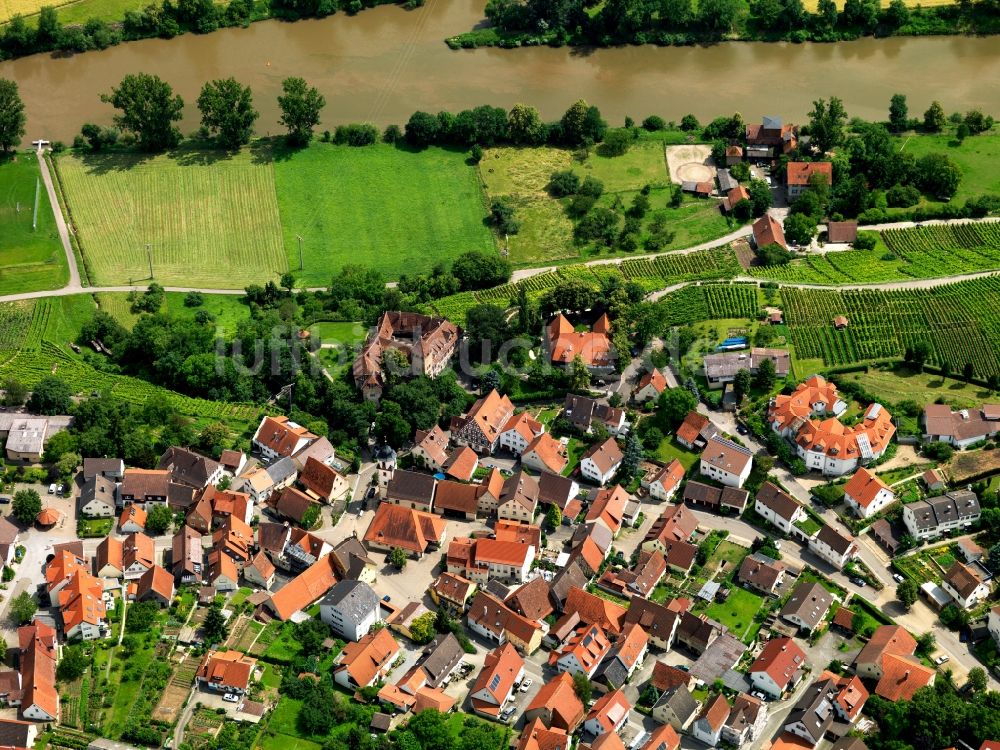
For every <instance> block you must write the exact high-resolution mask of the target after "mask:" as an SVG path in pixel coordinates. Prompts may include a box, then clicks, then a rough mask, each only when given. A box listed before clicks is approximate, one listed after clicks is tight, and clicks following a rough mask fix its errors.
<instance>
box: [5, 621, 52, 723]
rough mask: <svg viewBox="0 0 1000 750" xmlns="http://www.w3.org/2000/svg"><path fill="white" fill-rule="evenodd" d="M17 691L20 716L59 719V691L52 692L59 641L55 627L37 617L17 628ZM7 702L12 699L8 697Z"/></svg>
mask: <svg viewBox="0 0 1000 750" xmlns="http://www.w3.org/2000/svg"><path fill="white" fill-rule="evenodd" d="M17 653H18V675H19V677H20V691H19V693H20V695H19V700H18V701H17V703H16V705H18V706H19V707H20V711H19V712H18V714H19V716H20V717H21V718H22V719H28V720H30V721H48V722H57V721H59V703H60V701H59V693H58V692H56V662H57V661H58V660H59V642H58V639H57V637H56V631H55V630H54V629H53V628H52V627H51V626H49V625H47V624H45V623H43V622H42V621H40V620H37V619H36V620H34V621H33V622H32V623H31V624H30V625H22V626H21V627H19V628H18V629H17ZM8 702H9V703H12V704H13V703H14V701H11V700H10V698H8Z"/></svg>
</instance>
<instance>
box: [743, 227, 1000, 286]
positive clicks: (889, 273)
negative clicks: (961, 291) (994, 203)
mask: <svg viewBox="0 0 1000 750" xmlns="http://www.w3.org/2000/svg"><path fill="white" fill-rule="evenodd" d="M994 269H1000V223H970V224H937V225H935V224H932V225H925V226H920V227H912V228H908V229H890V230H886V231H884V232H882V233H881V235H880V247H876V248H875V249H874V250H843V251H835V252H828V253H823V254H818V253H815V254H810V255H807V256H806V257H804V258H796V259H795V260H793V261H792V262H791V263H789V264H787V265H784V266H754V267H751V268H750V269H748V273H749V274H750V275H751V276H755V277H757V278H761V279H773V280H775V281H784V282H788V283H801V284H824V285H833V284H849V283H869V284H870V283H877V282H882V281H905V280H907V279H930V278H940V277H942V276H956V275H959V274H964V273H974V272H977V271H991V270H994Z"/></svg>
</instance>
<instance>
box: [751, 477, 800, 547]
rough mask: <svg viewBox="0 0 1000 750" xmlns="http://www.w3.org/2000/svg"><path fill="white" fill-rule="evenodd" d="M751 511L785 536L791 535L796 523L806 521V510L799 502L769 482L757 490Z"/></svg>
mask: <svg viewBox="0 0 1000 750" xmlns="http://www.w3.org/2000/svg"><path fill="white" fill-rule="evenodd" d="M753 509H754V510H755V511H756V512H757V514H758V515H760V516H761V518H763V519H764V520H765V521H767V522H768V523H770V524H772V525H773V526H775V527H777V529H778V530H779V531H781V532H783V533H785V534H789V533H791V531H792V526H794V525H795V523H796V522H797V521H804V520H805V519H806V509H805V508H804V507H803V506H802V505H801V504H800V503H799V501H798V500H796V499H795V498H794V497H792V496H791V495H789V494H788V493H787V492H785V491H784V490H783V489H781V488H780V487H778V486H777V485H776V484H773V483H771V482H764V484H762V485H761V486H760V489H759V490H757V496H756V497H755V498H754V503H753Z"/></svg>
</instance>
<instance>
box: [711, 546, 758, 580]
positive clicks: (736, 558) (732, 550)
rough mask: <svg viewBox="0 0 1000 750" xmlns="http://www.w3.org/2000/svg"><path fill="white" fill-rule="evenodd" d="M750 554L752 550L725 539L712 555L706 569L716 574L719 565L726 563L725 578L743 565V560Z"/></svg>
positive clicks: (723, 572)
mask: <svg viewBox="0 0 1000 750" xmlns="http://www.w3.org/2000/svg"><path fill="white" fill-rule="evenodd" d="M748 554H750V550H749V549H747V548H746V547H743V546H741V545H739V544H736V543H735V542H730V541H728V540H726V539H723V540H722V541H721V542H719V545H718V546H717V547H716V548H715V552H713V553H712V554H711V556H710V557H709V558H708V561H707V562H706V563H705V565H704V568H705V570H706V571H707V572H708V573H710V574H715V572H716V571H717V570H718V569H719V565H720V564H723V563H725V568H724V569H723V571H722V574H723V576H728V575H729V574H730V573H732V572H733V571H734V570H736V569H737V568H739V566H740V565H741V564H742V563H743V558H744V557H746V556H747V555H748Z"/></svg>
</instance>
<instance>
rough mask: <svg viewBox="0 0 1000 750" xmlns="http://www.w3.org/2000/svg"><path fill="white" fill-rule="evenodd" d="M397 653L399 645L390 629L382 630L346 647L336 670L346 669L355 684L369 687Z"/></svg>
mask: <svg viewBox="0 0 1000 750" xmlns="http://www.w3.org/2000/svg"><path fill="white" fill-rule="evenodd" d="M397 653H399V644H398V643H396V640H395V639H394V638H393V637H392V634H391V633H390V632H389V628H381V629H379V630H377V631H375V632H374V633H369V634H368V635H366V636H365V637H363V638H362V639H361V640H360V641H358V642H357V643H348V644H347V645H346V646H344V650H343V651H341V652H340V654H341V656H340V661H339V663H338V665H337V667H336V668H335V670H336V671H339V670H340V669H346V670H347V673H348V674H349V675H350V676H351V678H352V679H353V680H354V682H355V683H357V684H358V685H367V684H369V683H370V682H372V680H374V679H375V676H376V675H377V674H378V673H379V672H380V671H383V670H385V669H386V668H387V667H388V666H389V665H390V664H391V663H392V660H393V659H394V658H395V656H396V654H397Z"/></svg>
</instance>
